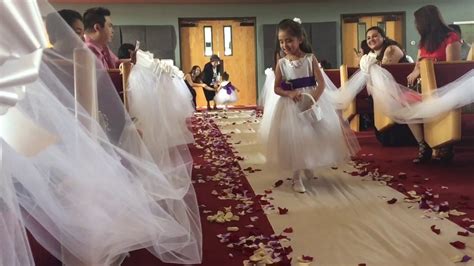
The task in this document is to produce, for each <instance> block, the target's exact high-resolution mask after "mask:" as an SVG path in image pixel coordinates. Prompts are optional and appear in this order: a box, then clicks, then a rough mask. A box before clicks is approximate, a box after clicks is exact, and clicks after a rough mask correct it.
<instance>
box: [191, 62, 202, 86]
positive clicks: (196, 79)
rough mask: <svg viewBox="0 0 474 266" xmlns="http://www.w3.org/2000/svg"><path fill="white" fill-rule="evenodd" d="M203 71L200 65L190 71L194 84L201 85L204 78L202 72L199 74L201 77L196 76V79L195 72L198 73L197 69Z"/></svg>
mask: <svg viewBox="0 0 474 266" xmlns="http://www.w3.org/2000/svg"><path fill="white" fill-rule="evenodd" d="M198 68H199V69H201V67H200V66H198V65H194V66H193V67H192V68H191V71H189V74H190V75H191V79H192V80H193V82H196V83H200V82H201V76H202V71H201V73H199V75H197V76H195V77H194V72H196V69H198Z"/></svg>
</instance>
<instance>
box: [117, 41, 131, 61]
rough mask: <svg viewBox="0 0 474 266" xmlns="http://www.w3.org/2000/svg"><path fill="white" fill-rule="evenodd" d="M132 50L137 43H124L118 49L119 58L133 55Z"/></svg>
mask: <svg viewBox="0 0 474 266" xmlns="http://www.w3.org/2000/svg"><path fill="white" fill-rule="evenodd" d="M130 50H131V51H133V50H135V45H133V44H131V43H122V45H120V48H119V49H118V53H117V57H118V58H119V59H128V58H130V57H131V55H130Z"/></svg>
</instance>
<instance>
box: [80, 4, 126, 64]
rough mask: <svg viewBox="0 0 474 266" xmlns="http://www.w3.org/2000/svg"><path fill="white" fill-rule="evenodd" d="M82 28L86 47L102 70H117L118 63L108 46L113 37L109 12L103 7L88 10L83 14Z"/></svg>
mask: <svg viewBox="0 0 474 266" xmlns="http://www.w3.org/2000/svg"><path fill="white" fill-rule="evenodd" d="M84 28H85V41H86V45H87V46H88V47H89V49H91V51H92V52H93V53H94V54H95V55H96V56H97V59H98V60H99V61H100V62H101V63H102V65H103V66H104V68H105V69H111V68H117V67H118V65H119V64H120V61H119V59H118V58H117V56H116V55H115V54H114V53H113V52H112V51H111V50H110V48H109V46H108V44H109V43H110V42H111V41H112V37H113V36H114V29H113V24H112V20H111V18H110V11H109V10H108V9H106V8H103V7H95V8H90V9H88V10H87V11H86V12H85V13H84Z"/></svg>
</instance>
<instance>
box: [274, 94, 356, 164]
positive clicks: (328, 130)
mask: <svg viewBox="0 0 474 266" xmlns="http://www.w3.org/2000/svg"><path fill="white" fill-rule="evenodd" d="M311 90H312V88H309V89H303V90H302V91H304V92H309V91H311ZM311 104H312V102H311V101H310V100H309V99H308V98H307V97H304V98H303V99H302V100H301V101H299V102H298V103H295V102H293V100H291V99H290V98H288V97H280V98H279V99H278V101H277V103H276V106H275V110H274V111H273V117H272V120H271V126H270V130H269V135H268V142H267V145H266V157H267V163H269V164H270V165H272V166H273V167H277V168H278V169H280V170H282V171H296V170H301V169H314V168H318V167H325V166H334V165H337V164H339V163H343V162H346V161H348V160H349V159H350V157H351V155H352V154H353V149H351V147H350V145H349V143H348V141H347V137H348V136H347V135H346V133H347V132H346V130H345V129H344V128H343V127H344V126H346V125H344V122H342V119H341V118H340V115H339V114H338V113H337V112H336V111H335V109H334V107H333V106H332V105H331V103H330V102H329V101H328V99H327V97H326V95H325V93H323V95H322V96H321V97H320V99H319V100H318V104H319V106H320V108H321V113H322V119H321V120H319V121H313V122H308V120H306V119H302V117H301V115H300V113H301V112H302V111H305V110H307V109H308V108H309V107H310V106H311Z"/></svg>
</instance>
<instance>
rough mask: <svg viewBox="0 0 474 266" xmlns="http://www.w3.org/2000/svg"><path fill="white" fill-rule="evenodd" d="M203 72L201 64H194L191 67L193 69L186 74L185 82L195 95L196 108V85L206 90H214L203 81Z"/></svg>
mask: <svg viewBox="0 0 474 266" xmlns="http://www.w3.org/2000/svg"><path fill="white" fill-rule="evenodd" d="M201 74H202V72H201V68H200V67H199V66H193V67H192V68H191V71H190V72H189V73H187V74H186V75H185V76H184V82H185V83H186V85H187V86H188V89H189V92H190V93H191V95H192V96H193V104H194V108H196V90H195V89H194V87H201V88H204V89H205V90H206V89H210V90H214V89H213V88H209V87H208V86H207V85H206V84H205V83H203V82H202V80H201Z"/></svg>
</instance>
